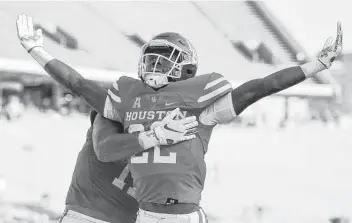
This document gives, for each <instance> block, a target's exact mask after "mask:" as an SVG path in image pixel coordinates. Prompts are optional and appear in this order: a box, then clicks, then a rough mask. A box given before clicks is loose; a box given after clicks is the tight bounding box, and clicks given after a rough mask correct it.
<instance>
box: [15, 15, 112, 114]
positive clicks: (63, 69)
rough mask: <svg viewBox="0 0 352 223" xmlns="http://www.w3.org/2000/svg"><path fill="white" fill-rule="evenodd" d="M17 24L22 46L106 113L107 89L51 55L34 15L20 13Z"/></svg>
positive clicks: (86, 99)
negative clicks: (34, 22)
mask: <svg viewBox="0 0 352 223" xmlns="http://www.w3.org/2000/svg"><path fill="white" fill-rule="evenodd" d="M16 25H17V34H18V38H19V39H20V41H21V44H22V46H23V47H24V48H25V49H26V50H27V52H28V53H29V54H30V55H31V56H32V57H33V58H34V59H35V60H36V61H37V62H38V63H39V64H40V65H41V66H42V67H43V68H44V69H45V71H46V72H47V73H48V74H49V75H50V76H51V77H52V78H53V79H54V80H55V81H57V82H58V83H59V84H60V85H62V86H64V87H66V88H67V89H69V90H70V91H71V92H72V93H73V94H75V95H77V96H79V97H81V98H83V99H84V100H85V101H87V103H88V104H89V105H90V106H92V107H93V109H94V110H96V111H98V112H99V113H100V114H104V107H105V100H106V98H107V91H106V90H105V89H104V88H103V87H102V86H100V85H99V84H97V83H95V82H93V81H90V80H87V79H84V78H83V77H82V76H81V75H80V74H79V73H78V72H77V71H75V70H74V69H73V68H71V67H70V66H68V65H67V64H65V63H63V62H61V61H60V60H58V59H55V58H54V57H53V56H51V55H50V54H49V53H48V52H47V51H46V50H45V49H44V48H43V35H42V31H41V30H40V29H38V30H34V27H33V19H32V17H30V16H27V15H25V14H22V15H19V16H18V17H17V21H16ZM105 113H106V112H105Z"/></svg>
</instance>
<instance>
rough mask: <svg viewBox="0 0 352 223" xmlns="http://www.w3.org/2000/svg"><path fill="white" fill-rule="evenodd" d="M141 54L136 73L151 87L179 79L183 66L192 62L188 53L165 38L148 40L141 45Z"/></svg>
mask: <svg viewBox="0 0 352 223" xmlns="http://www.w3.org/2000/svg"><path fill="white" fill-rule="evenodd" d="M141 55H142V56H141V58H140V61H139V69H138V75H139V77H140V78H142V79H143V80H144V81H145V82H146V83H147V84H148V85H150V86H151V87H161V86H164V85H167V84H168V81H169V80H170V79H171V80H174V81H177V80H178V79H181V77H182V68H183V66H185V65H188V64H192V62H193V61H192V59H193V58H192V56H191V55H190V54H189V53H187V52H185V51H183V50H182V49H181V48H179V47H178V46H176V45H175V44H173V43H170V42H169V41H166V40H158V39H157V40H152V41H150V42H148V43H147V44H145V45H144V46H142V53H141ZM154 85H157V86H154ZM160 85H161V86H160Z"/></svg>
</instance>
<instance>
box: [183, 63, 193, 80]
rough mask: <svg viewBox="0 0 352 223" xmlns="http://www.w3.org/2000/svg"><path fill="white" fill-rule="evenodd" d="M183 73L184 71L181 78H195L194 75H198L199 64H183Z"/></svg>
mask: <svg viewBox="0 0 352 223" xmlns="http://www.w3.org/2000/svg"><path fill="white" fill-rule="evenodd" d="M181 73H182V75H181V79H180V80H186V79H189V78H193V77H194V76H196V73H197V66H195V65H193V64H187V65H183V67H182V71H181Z"/></svg>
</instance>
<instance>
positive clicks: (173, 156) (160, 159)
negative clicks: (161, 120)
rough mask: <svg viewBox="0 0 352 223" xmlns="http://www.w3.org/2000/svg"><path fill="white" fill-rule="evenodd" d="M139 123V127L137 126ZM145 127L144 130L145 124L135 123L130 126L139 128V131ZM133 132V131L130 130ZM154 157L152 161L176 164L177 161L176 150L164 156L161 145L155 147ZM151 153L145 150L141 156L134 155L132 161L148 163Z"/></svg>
mask: <svg viewBox="0 0 352 223" xmlns="http://www.w3.org/2000/svg"><path fill="white" fill-rule="evenodd" d="M136 125H138V127H137V126H136ZM142 127H143V131H144V126H143V125H141V124H134V125H131V126H130V129H138V131H141V128H142ZM130 133H132V132H130ZM153 150H154V157H153V160H152V163H170V164H175V163H176V153H175V152H170V154H169V155H168V156H162V155H160V147H159V146H155V147H154V149H153ZM149 153H150V151H148V152H143V154H142V155H141V156H133V157H132V158H131V163H148V158H149Z"/></svg>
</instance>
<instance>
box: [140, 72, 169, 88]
mask: <svg viewBox="0 0 352 223" xmlns="http://www.w3.org/2000/svg"><path fill="white" fill-rule="evenodd" d="M144 81H145V83H146V84H147V85H149V86H150V87H152V88H160V87H163V86H165V85H168V84H169V81H168V79H167V76H160V75H154V74H148V75H147V76H146V77H145V78H144Z"/></svg>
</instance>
